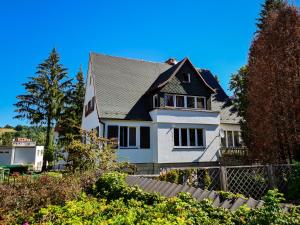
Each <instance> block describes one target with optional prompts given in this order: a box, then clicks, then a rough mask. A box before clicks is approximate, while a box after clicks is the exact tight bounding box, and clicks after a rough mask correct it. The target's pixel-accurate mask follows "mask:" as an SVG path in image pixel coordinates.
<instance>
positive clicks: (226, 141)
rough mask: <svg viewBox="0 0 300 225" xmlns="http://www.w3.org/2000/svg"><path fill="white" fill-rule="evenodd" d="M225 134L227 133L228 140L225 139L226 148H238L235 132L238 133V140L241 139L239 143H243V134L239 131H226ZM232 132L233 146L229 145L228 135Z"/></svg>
mask: <svg viewBox="0 0 300 225" xmlns="http://www.w3.org/2000/svg"><path fill="white" fill-rule="evenodd" d="M224 132H225V133H226V138H225V143H226V146H225V148H237V146H235V137H234V132H238V139H239V143H241V142H242V139H241V132H240V131H239V130H224ZM229 132H231V135H232V146H229V145H228V133H229Z"/></svg>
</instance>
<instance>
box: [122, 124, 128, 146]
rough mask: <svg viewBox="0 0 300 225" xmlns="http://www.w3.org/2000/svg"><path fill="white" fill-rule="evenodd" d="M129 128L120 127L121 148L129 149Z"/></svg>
mask: <svg viewBox="0 0 300 225" xmlns="http://www.w3.org/2000/svg"><path fill="white" fill-rule="evenodd" d="M127 140H128V127H120V146H121V147H128V142H127Z"/></svg>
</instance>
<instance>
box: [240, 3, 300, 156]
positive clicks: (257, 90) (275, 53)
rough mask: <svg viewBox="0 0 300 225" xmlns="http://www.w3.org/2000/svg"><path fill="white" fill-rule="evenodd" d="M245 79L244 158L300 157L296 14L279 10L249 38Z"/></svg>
mask: <svg viewBox="0 0 300 225" xmlns="http://www.w3.org/2000/svg"><path fill="white" fill-rule="evenodd" d="M248 73H249V74H248V76H247V85H248V86H247V88H248V89H247V98H248V104H249V105H248V107H247V112H246V120H247V123H248V128H249V129H250V135H251V143H250V146H249V147H250V152H251V156H252V158H253V159H254V160H258V161H263V162H286V161H287V160H288V161H291V160H292V159H294V158H295V156H296V154H297V152H299V151H300V149H299V144H300V141H299V140H300V135H299V131H300V130H299V122H300V120H299V117H300V115H299V113H300V110H299V109H300V104H299V103H300V102H299V93H298V91H297V90H298V89H299V85H300V14H299V9H298V8H296V7H294V6H289V5H287V4H285V5H284V6H283V7H282V8H281V9H280V10H277V11H276V12H275V11H274V12H271V13H270V14H269V15H268V17H267V18H266V21H265V27H264V29H263V30H261V31H260V32H259V33H258V34H257V36H256V37H255V39H254V41H253V43H252V46H251V49H250V54H249V72H248Z"/></svg>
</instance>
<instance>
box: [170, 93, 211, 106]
mask: <svg viewBox="0 0 300 225" xmlns="http://www.w3.org/2000/svg"><path fill="white" fill-rule="evenodd" d="M165 106H167V107H176V108H190V109H207V107H206V98H205V97H200V96H185V95H169V94H167V95H165Z"/></svg>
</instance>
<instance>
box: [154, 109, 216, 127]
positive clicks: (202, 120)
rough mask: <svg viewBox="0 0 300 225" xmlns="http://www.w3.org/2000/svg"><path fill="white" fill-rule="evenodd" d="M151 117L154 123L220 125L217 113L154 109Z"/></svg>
mask: <svg viewBox="0 0 300 225" xmlns="http://www.w3.org/2000/svg"><path fill="white" fill-rule="evenodd" d="M150 116H151V118H152V120H153V122H154V123H184V124H216V125H219V124H220V114H219V112H215V111H199V110H184V109H154V110H152V111H151V112H150Z"/></svg>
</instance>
